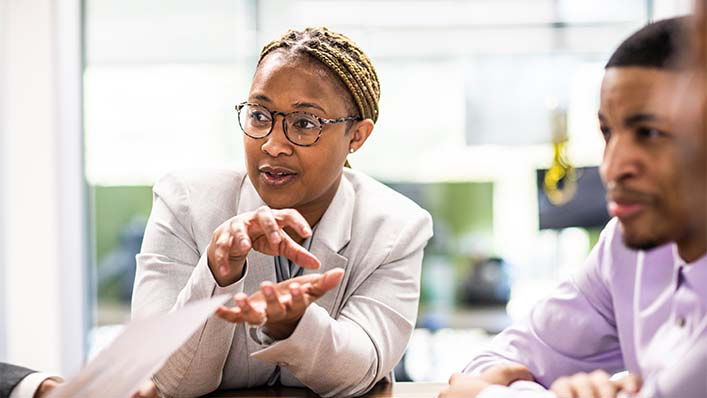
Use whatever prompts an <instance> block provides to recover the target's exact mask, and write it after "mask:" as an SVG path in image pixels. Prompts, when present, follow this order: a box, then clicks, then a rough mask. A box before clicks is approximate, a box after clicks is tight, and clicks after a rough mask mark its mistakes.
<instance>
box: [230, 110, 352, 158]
mask: <svg viewBox="0 0 707 398" xmlns="http://www.w3.org/2000/svg"><path fill="white" fill-rule="evenodd" d="M246 106H258V107H260V108H263V109H265V110H266V111H268V112H269V113H270V118H271V119H272V122H271V123H270V130H268V132H267V134H265V135H264V136H262V137H253V136H252V135H250V134H248V133H247V132H246V131H245V128H243V125H242V124H241V109H243V108H245V107H246ZM236 113H237V114H238V126H239V127H240V128H241V131H243V134H245V135H247V136H248V137H250V138H252V139H254V140H259V139H261V138H266V137H267V136H269V135H270V133H272V130H273V129H274V128H275V116H278V115H281V116H282V132H283V133H285V138H287V141H290V142H291V143H292V144H293V145H297V146H303V147H308V146H312V145H314V144H316V143H317V142H318V141H319V138H321V136H322V130H324V125H328V124H335V123H343V122H349V121H352V120H363V118H362V117H361V116H344V117H338V118H335V119H327V118H323V117H319V116H317V115H315V114H312V113H309V112H302V111H294V112H280V111H271V110H270V109H268V108H266V107H265V106H263V105H260V104H254V103H252V102H248V101H245V102H241V103H240V104H238V105H236ZM293 113H301V114H304V115H307V116H311V117H313V118H315V119H317V121H318V122H319V124H320V126H319V133H318V134H317V138H316V139H315V140H314V142H312V143H311V144H298V143H296V142H294V141H292V139H291V138H290V136H289V135H288V134H287V123H286V122H285V120H286V119H287V116H288V115H290V114H293Z"/></svg>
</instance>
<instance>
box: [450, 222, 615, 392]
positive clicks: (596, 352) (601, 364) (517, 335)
mask: <svg viewBox="0 0 707 398" xmlns="http://www.w3.org/2000/svg"><path fill="white" fill-rule="evenodd" d="M617 230H618V225H617V224H616V223H615V222H611V223H609V225H608V226H607V228H606V229H605V230H604V231H603V232H602V235H601V237H600V240H599V242H598V243H597V245H596V246H595V247H594V249H593V250H592V252H591V253H590V255H589V257H588V259H587V261H586V263H585V264H584V266H583V268H582V269H581V270H580V272H579V273H577V274H576V275H575V276H574V277H573V278H571V279H570V280H568V281H565V282H563V283H562V284H560V286H559V287H558V288H557V289H556V290H555V292H554V293H553V294H552V295H551V296H550V297H549V298H547V299H545V300H542V301H541V302H540V303H538V304H537V305H536V306H535V307H534V308H533V310H532V311H531V313H530V315H529V316H528V317H526V318H525V319H524V320H522V321H521V322H519V323H517V324H515V325H513V326H511V327H509V328H508V329H506V330H505V331H503V332H502V333H501V334H499V335H498V336H497V337H496V338H495V339H494V340H493V342H492V345H491V349H489V350H487V351H484V352H482V353H481V354H479V355H477V356H476V357H475V358H473V359H472V361H471V362H470V363H469V365H468V366H467V367H466V368H465V370H464V371H465V373H470V374H472V375H478V374H480V373H481V372H482V371H484V370H485V369H488V368H490V367H492V366H495V365H501V364H508V363H518V364H522V365H524V366H526V367H527V368H528V369H529V370H530V372H531V373H532V375H533V377H534V378H535V380H536V381H537V382H538V383H540V384H542V385H543V386H544V387H546V388H547V387H549V386H550V385H551V384H552V382H553V381H554V380H556V379H557V378H559V377H562V376H567V375H572V374H575V373H579V372H586V373H589V372H592V371H594V370H596V369H603V370H606V371H607V372H609V373H613V372H616V371H619V370H623V366H624V365H623V358H622V353H621V349H620V345H619V339H618V334H617V330H616V323H615V319H614V310H613V301H612V296H611V293H610V290H609V285H608V282H607V277H606V275H609V274H610V273H609V272H607V270H605V269H604V268H605V267H606V266H607V264H608V262H610V259H611V256H612V252H613V251H614V250H615V249H616V248H617V247H618V245H620V244H621V242H620V236H618V233H616V231H617ZM612 246H613V247H612Z"/></svg>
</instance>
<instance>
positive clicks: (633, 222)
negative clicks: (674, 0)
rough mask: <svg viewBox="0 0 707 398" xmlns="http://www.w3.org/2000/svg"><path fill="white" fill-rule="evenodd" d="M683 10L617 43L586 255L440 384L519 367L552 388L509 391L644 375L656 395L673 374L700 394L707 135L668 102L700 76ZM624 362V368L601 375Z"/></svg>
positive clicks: (565, 391)
mask: <svg viewBox="0 0 707 398" xmlns="http://www.w3.org/2000/svg"><path fill="white" fill-rule="evenodd" d="M690 23H692V21H691V20H689V19H687V18H677V19H669V20H664V21H660V22H657V23H654V24H650V25H648V26H646V27H644V28H643V29H641V30H640V31H638V32H637V33H635V34H634V35H632V36H631V37H629V38H628V39H627V40H626V41H624V42H623V43H622V44H621V45H620V46H619V48H618V49H617V50H616V52H615V53H614V54H613V55H612V57H611V59H610V60H609V62H608V64H607V66H606V73H605V76H604V80H603V82H602V88H601V103H600V109H599V122H600V125H601V131H602V133H603V135H604V138H605V141H606V148H605V151H604V159H603V162H602V165H601V169H600V171H601V175H602V178H603V180H604V182H605V184H606V186H607V199H608V208H609V212H610V213H611V214H612V216H613V217H614V219H613V220H612V221H610V222H609V224H608V225H607V226H606V228H605V229H604V231H603V232H602V234H601V237H600V239H599V242H598V243H597V245H596V246H595V247H594V249H593V250H592V252H591V254H590V256H589V258H588V259H587V262H586V264H585V265H584V266H583V267H582V269H581V270H579V272H578V273H577V274H576V275H574V277H573V278H571V279H570V280H568V281H566V282H564V283H562V284H561V285H560V286H559V287H558V289H557V291H555V293H554V294H553V295H551V296H550V297H549V298H547V299H545V300H543V301H541V302H540V303H539V304H538V305H536V306H535V308H534V309H533V310H532V312H531V314H530V315H529V316H528V317H527V318H526V319H525V320H523V321H522V322H520V323H519V324H517V325H514V326H512V327H510V328H508V329H507V330H505V331H504V332H503V333H501V334H500V335H499V336H497V337H496V338H495V339H494V341H493V344H492V348H491V349H490V350H488V351H486V352H483V353H481V354H479V355H477V356H476V357H475V358H474V359H473V360H472V361H471V363H470V364H469V365H468V366H467V368H466V369H465V373H467V374H465V375H455V376H454V377H452V379H451V380H450V384H451V386H450V389H449V390H448V391H446V392H444V393H442V394H441V396H442V397H454V396H465V397H474V396H478V397H482V398H491V397H502V396H508V394H509V390H508V388H507V387H501V386H491V385H490V384H502V385H509V384H511V383H513V382H514V381H516V380H534V381H535V382H537V383H539V384H540V385H542V386H544V387H551V390H552V391H553V393H554V394H553V393H549V392H547V391H532V390H533V389H532V388H531V389H529V390H528V389H526V390H524V391H514V392H513V396H516V397H521V396H527V397H545V396H559V397H563V398H564V397H613V396H616V395H617V394H618V392H619V391H624V392H627V393H633V392H636V391H638V390H639V389H640V385H641V379H644V380H646V381H647V387H648V388H647V389H645V390H642V392H641V394H642V393H643V392H645V393H646V394H650V396H655V397H661V396H670V395H666V394H671V391H661V388H662V386H668V385H670V384H671V383H669V382H667V381H666V380H663V379H664V378H666V377H669V378H672V379H673V380H675V379H676V378H678V379H680V380H681V381H680V385H679V387H680V389H679V391H680V396H681V397H685V398H690V397H703V396H704V395H703V394H704V391H705V379H706V378H707V375H705V366H704V363H705V361H707V358H705V355H706V354H705V352H706V351H707V350H705V349H704V348H703V347H704V345H705V344H707V343H706V342H705V341H706V340H707V317H706V316H705V311H707V283H705V282H706V281H707V257H706V256H705V253H706V252H707V233H706V230H707V185H706V184H707V164H706V162H707V154H706V152H707V141H706V139H705V136H706V134H705V125H704V112H683V111H681V110H682V109H676V106H677V104H678V101H676V99H677V98H680V97H682V96H684V95H685V93H686V92H688V89H689V87H690V86H692V85H699V84H702V85H704V82H699V81H694V74H693V72H694V71H693V70H692V69H689V68H688V67H687V66H686V65H685V64H684V63H680V62H678V61H677V60H676V55H677V54H678V50H679V48H678V47H679V46H678V43H684V38H685V37H684V36H683V35H684V34H685V33H686V30H687V27H688V24H690ZM691 80H693V81H692V82H691ZM683 105H684V104H683ZM693 348H699V349H696V350H695V349H693ZM688 353H689V354H690V357H689V360H690V362H689V365H688V364H686V363H682V362H681V359H682V358H683V357H684V356H685V355H687V354H688ZM693 366H694V367H693ZM624 369H627V370H628V371H629V372H630V374H631V375H630V376H628V377H626V378H624V379H622V380H620V381H610V380H609V374H610V373H615V372H618V371H621V370H624ZM684 374H687V375H691V377H681V375H684ZM661 383H662V384H661ZM526 385H527V383H526ZM672 391H678V390H677V389H676V386H674V385H673V387H672ZM477 394H478V395H477Z"/></svg>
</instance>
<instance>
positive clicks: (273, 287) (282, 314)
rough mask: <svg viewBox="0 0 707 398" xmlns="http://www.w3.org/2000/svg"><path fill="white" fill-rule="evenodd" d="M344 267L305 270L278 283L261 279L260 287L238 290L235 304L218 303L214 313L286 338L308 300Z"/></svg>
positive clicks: (331, 283) (334, 282) (333, 281)
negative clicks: (319, 271) (321, 271)
mask: <svg viewBox="0 0 707 398" xmlns="http://www.w3.org/2000/svg"><path fill="white" fill-rule="evenodd" d="M343 276H344V270H343V269H341V268H335V269H333V270H331V271H328V272H325V273H324V274H308V275H303V276H299V277H297V278H292V279H288V280H286V281H283V282H280V283H278V284H273V283H272V282H263V283H262V284H261V285H260V291H258V292H256V293H254V294H253V295H252V296H250V297H248V296H247V295H246V294H245V293H239V294H237V295H236V296H235V297H234V301H235V304H236V305H235V307H233V308H227V307H220V308H219V309H218V310H217V311H216V315H217V316H218V317H220V318H222V319H224V320H226V321H229V322H233V323H241V322H246V323H249V324H251V325H263V326H264V328H265V332H266V333H267V334H268V335H269V336H270V337H272V338H273V339H275V340H283V339H286V338H288V337H289V336H290V335H291V334H292V332H294V330H295V328H296V327H297V324H298V323H299V320H300V318H302V315H304V311H305V310H306V309H307V306H309V304H311V303H313V302H314V301H316V300H317V299H319V298H320V297H322V296H323V295H324V294H325V293H326V292H328V291H329V290H331V289H333V288H334V287H336V285H338V284H339V282H340V281H341V278H342V277H343Z"/></svg>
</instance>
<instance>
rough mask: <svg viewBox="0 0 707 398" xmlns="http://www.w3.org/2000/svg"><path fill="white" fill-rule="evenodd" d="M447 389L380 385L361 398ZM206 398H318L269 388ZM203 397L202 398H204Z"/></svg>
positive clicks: (420, 395) (426, 394) (425, 397)
mask: <svg viewBox="0 0 707 398" xmlns="http://www.w3.org/2000/svg"><path fill="white" fill-rule="evenodd" d="M446 387H447V383H395V384H389V383H381V384H378V385H376V386H375V387H373V389H372V390H371V391H370V392H369V393H368V394H366V395H364V396H363V397H365V398H434V397H436V396H437V394H438V393H439V392H440V391H442V390H444V389H445V388H446ZM206 397H208V398H236V397H238V398H240V397H248V398H272V397H282V398H319V395H317V394H315V393H313V392H312V391H311V390H308V389H306V388H294V387H270V388H253V389H247V390H232V391H217V392H215V393H212V394H209V395H207V396H206ZM206 397H204V398H206Z"/></svg>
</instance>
